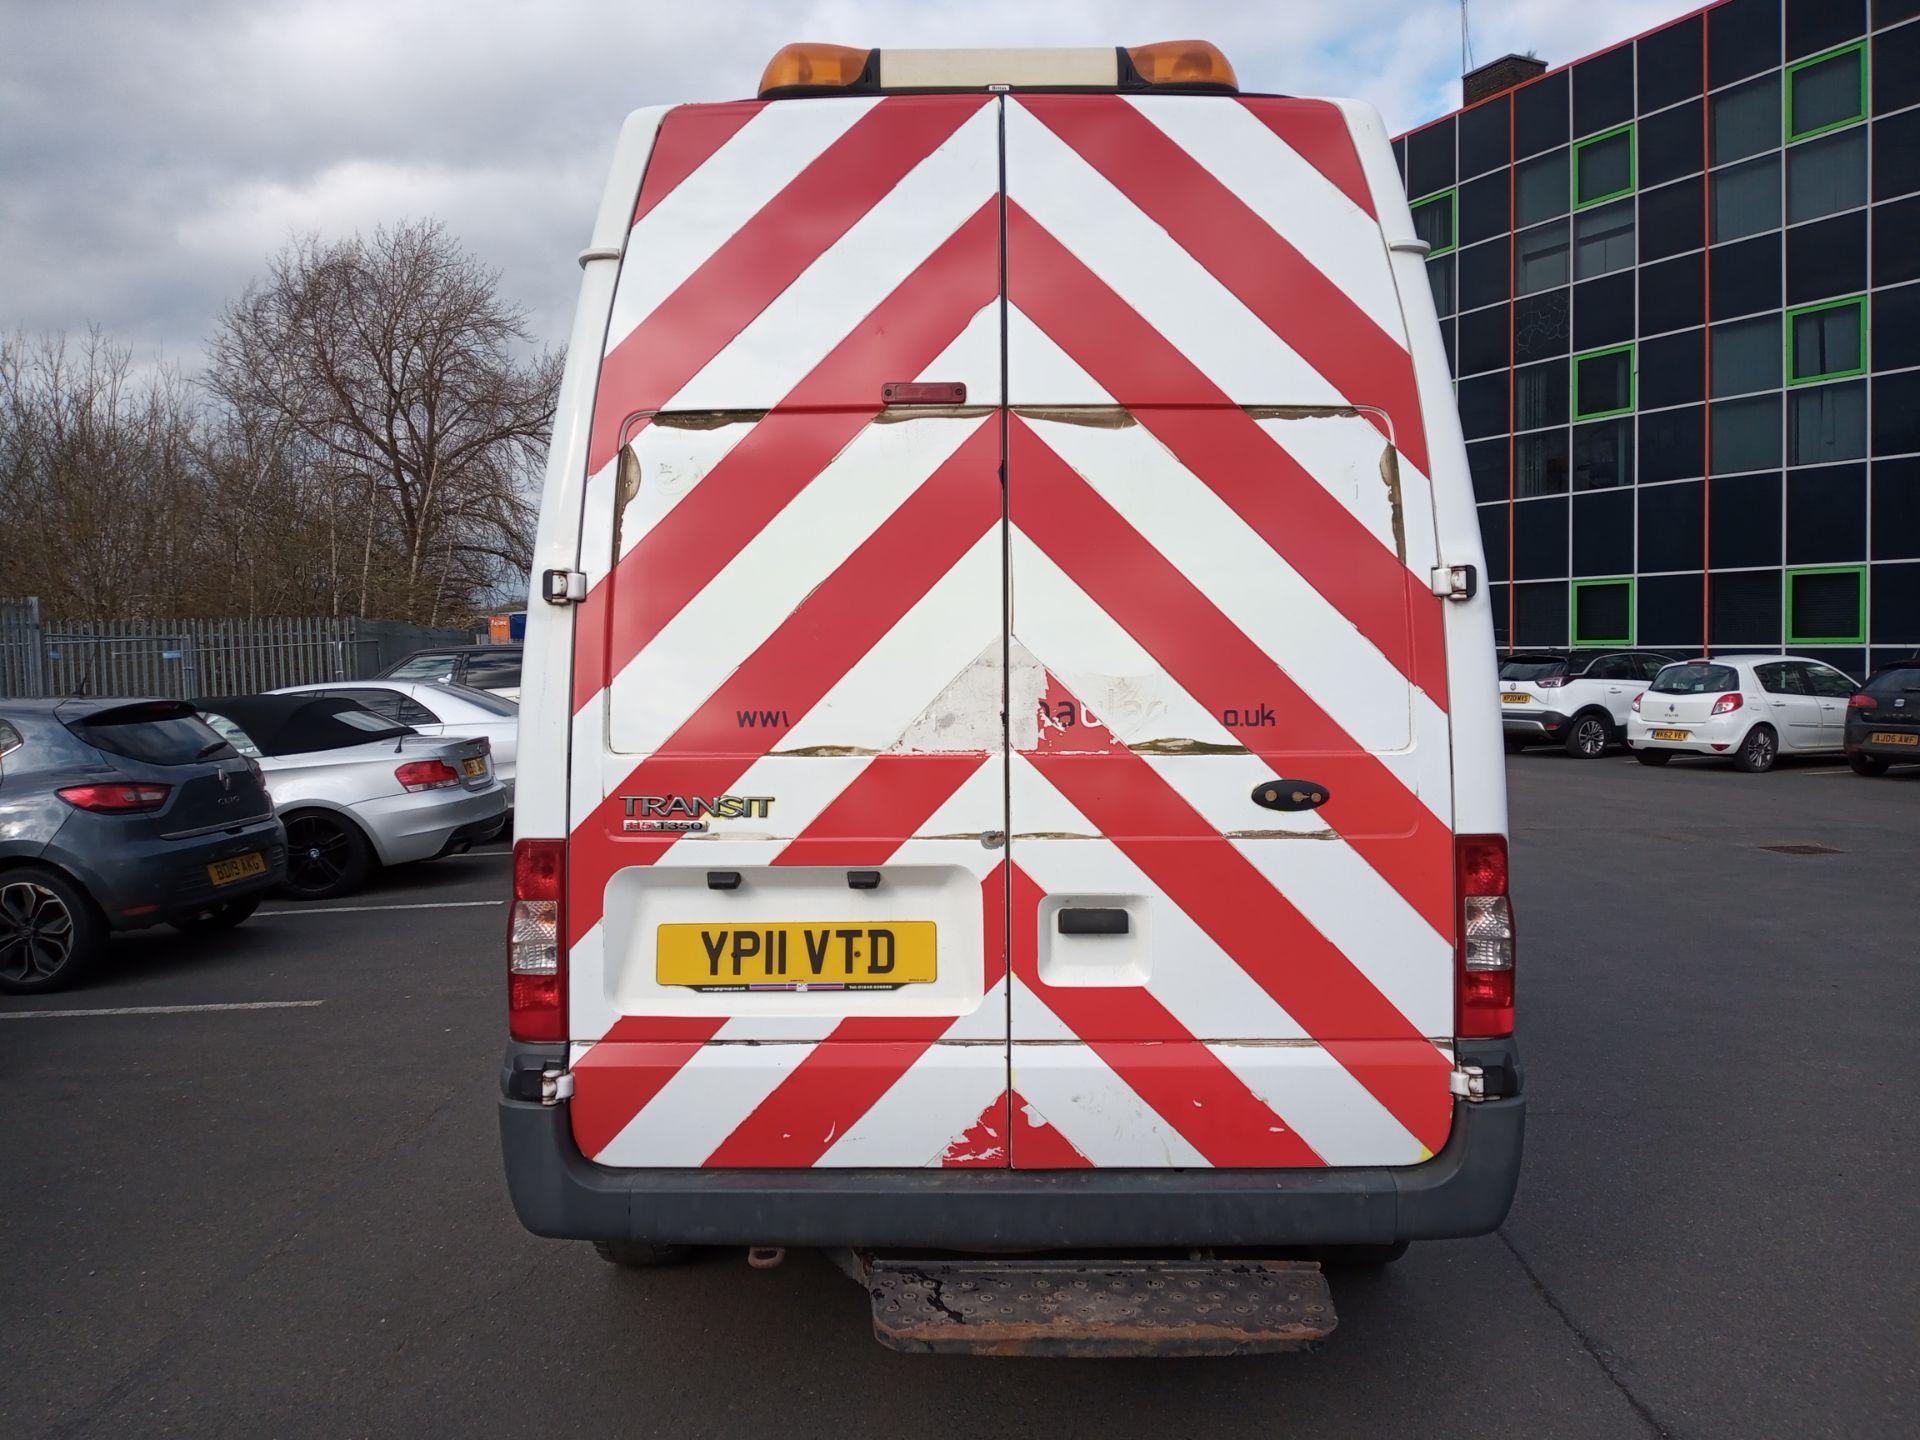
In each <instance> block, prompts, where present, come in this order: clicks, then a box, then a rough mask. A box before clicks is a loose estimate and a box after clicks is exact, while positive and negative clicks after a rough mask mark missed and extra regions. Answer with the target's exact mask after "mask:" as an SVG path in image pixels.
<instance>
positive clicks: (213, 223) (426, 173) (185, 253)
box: [0, 0, 1696, 370]
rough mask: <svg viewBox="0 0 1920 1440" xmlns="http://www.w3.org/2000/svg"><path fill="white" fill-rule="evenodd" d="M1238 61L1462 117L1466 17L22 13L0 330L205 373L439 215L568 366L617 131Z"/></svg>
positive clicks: (1206, 12) (643, 5) (1626, 22)
mask: <svg viewBox="0 0 1920 1440" xmlns="http://www.w3.org/2000/svg"><path fill="white" fill-rule="evenodd" d="M1693 8H1696V0H1609V3H1607V4H1593V3H1586V0H1472V15H1473V20H1472V41H1473V52H1474V56H1475V59H1476V61H1485V60H1488V59H1491V58H1494V57H1495V56H1498V55H1501V54H1504V53H1506V52H1508V51H1523V52H1524V51H1528V50H1532V51H1534V52H1535V53H1537V54H1539V55H1541V56H1543V57H1545V58H1546V59H1547V60H1548V61H1549V62H1551V63H1555V64H1557V63H1559V62H1561V61H1564V60H1568V59H1571V58H1574V57H1577V56H1579V55H1583V54H1586V53H1588V52H1589V51H1592V50H1595V49H1599V48H1602V47H1604V46H1605V45H1607V44H1610V43H1612V42H1614V41H1617V40H1620V39H1624V38H1625V37H1627V36H1629V35H1632V34H1634V33H1636V32H1637V31H1640V30H1643V29H1646V28H1648V27H1649V26H1652V25H1655V24H1658V23H1659V22H1661V21H1662V20H1665V19H1668V18H1670V17H1672V16H1675V15H1679V14H1683V13H1685V12H1686V11H1688V10H1691V9H1693ZM1195 35H1197V36H1201V37H1203V38H1207V39H1211V40H1215V41H1217V42H1218V43H1219V44H1220V45H1221V47H1222V48H1223V49H1224V50H1225V51H1226V53H1227V55H1228V56H1229V57H1230V58H1231V59H1232V61H1233V62H1234V64H1235V66H1236V67H1237V69H1238V71H1239V74H1240V80H1241V84H1242V85H1243V86H1245V87H1246V88H1249V89H1258V90H1265V91H1278V92H1282V93H1294V94H1309V95H1312V94H1318V95H1358V96H1361V97H1363V98H1365V99H1368V100H1371V101H1372V102H1373V103H1374V104H1376V105H1378V106H1379V107H1380V108H1381V110H1382V111H1384V112H1385V114H1386V117H1387V120H1388V123H1389V124H1390V125H1391V126H1392V127H1393V128H1394V129H1395V130H1396V131H1398V130H1402V129H1405V128H1408V127H1410V126H1412V125H1415V124H1417V123H1419V122H1420V121H1422V120H1425V119H1429V118H1431V117H1433V116H1435V115H1438V114H1442V113H1444V112H1445V111H1447V110H1449V109H1451V108H1453V107H1454V106H1455V105H1456V104H1457V103H1458V98H1459V84H1458V75H1459V60H1460V12H1459V5H1458V3H1457V0H972V3H969V4H966V5H964V6H963V5H956V4H948V3H940V0H919V3H911V0H785V3H783V0H118V3H110V0H0V329H13V328H16V327H24V328H25V329H27V330H30V331H33V330H57V329H76V328H79V327H83V326H85V325H87V324H89V323H97V324H100V325H101V326H103V327H105V328H106V329H107V330H108V331H109V332H110V333H112V334H113V335H115V336H117V337H118V338H120V339H122V340H124V341H126V342H128V343H130V344H132V345H133V346H134V347H135V350H136V354H137V355H138V356H139V358H140V359H141V361H142V362H143V363H152V362H153V361H154V360H157V359H159V358H162V357H165V358H168V359H172V360H175V361H177V362H179V363H181V364H182V365H183V366H185V367H186V368H187V369H189V370H191V369H195V368H197V367H198V365H199V357H200V351H201V348H202V346H203V344H204V342H205V339H206V336H207V335H208V334H209V332H210V331H211V329H212V326H213V322H214V318H215V317H216V316H217V315H218V313H219V310H220V307H221V305H222V303H223V302H224V301H225V299H226V298H227V297H228V296H230V295H233V294H235V293H237V292H239V291H240V290H241V289H243V288H244V287H245V286H246V284H247V282H248V280H249V278H250V277H251V276H252V275H254V274H255V273H257V272H258V270H259V269H260V266H261V263H262V261H263V259H264V257H265V256H266V255H268V254H269V253H270V252H271V251H273V250H275V249H277V248H278V247H279V246H280V245H281V244H282V243H283V242H284V241H285V240H286V238H287V236H288V235H289V234H290V233H292V232H295V231H301V230H318V231H320V232H322V233H325V234H332V233H346V232H351V231H353V230H356V229H370V228H371V227H372V226H374V225H376V224H378V223H380V222H381V221H385V220H394V219H399V218H404V217H413V216H421V215H437V216H440V217H442V218H444V219H445V220H447V221H448V222H449V223H450V224H451V226H452V227H453V229H454V230H455V232H456V233H457V234H458V235H459V236H460V237H461V238H462V240H463V241H464V243H465V244H466V245H467V246H468V247H469V248H470V249H471V250H472V251H474V252H475V253H476V254H477V255H479V256H480V257H481V258H482V259H484V260H485V261H486V262H487V263H488V264H490V265H492V266H495V267H497V268H498V269H499V270H500V271H501V274H502V288H503V290H504V291H505V292H506V294H507V295H509V296H510V297H512V298H513V299H515V300H517V301H518V302H519V303H521V304H523V305H524V306H526V307H527V309H528V310H529V311H530V314H531V326H532V328H533V330H534V331H535V333H536V335H537V336H538V337H539V339H540V340H542V341H543V342H546V343H553V344H558V343H560V341H561V340H562V339H563V338H564V336H565V334H566V330H567V324H568V320H569V319H570V315H571V309H572V303H573V294H574V287H575V284H576V282H577V277H578V271H577V270H576V269H575V268H574V262H573V257H574V255H575V253H576V252H577V251H578V249H579V248H580V246H581V245H582V244H583V243H584V242H585V239H586V234H587V229H588V226H589V223H590V221H591V219H592V215H593V210H594V206H595V204H596V202H597V200H598V196H599V190H600V183H601V179H602V176H603V171H604V167H605V165H606V162H607V158H608V155H609V153H610V150H611V144H612V140H613V137H614V134H615V132H616V131H617V130H618V128H619V124H620V118H621V116H622V115H624V114H625V113H626V112H627V111H628V110H630V109H632V108H634V107H635V106H640V105H650V104H659V103H663V102H672V101H677V100H695V99H702V100H711V99H724V98H731V97H734V96H740V95H750V94H751V93H752V91H753V88H754V84H755V82H756V81H757V80H758V78H759V73H760V68H761V66H762V65H763V64H764V63H765V62H766V59H767V57H768V56H769V55H770V54H771V53H772V52H773V51H774V50H776V49H777V48H778V47H779V46H780V45H782V44H784V43H786V42H788V41H791V40H799V39H816V40H830V41H837V42H841V43H846V44H859V45H883V46H884V45H1092V44H1099V45H1110V44H1116V43H1119V44H1137V43H1140V42H1143V41H1146V40H1156V39H1171V38H1184V37H1188V36H1195Z"/></svg>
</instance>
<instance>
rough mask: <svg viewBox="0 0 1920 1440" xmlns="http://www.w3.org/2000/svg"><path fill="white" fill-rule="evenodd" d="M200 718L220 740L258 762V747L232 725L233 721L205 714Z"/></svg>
mask: <svg viewBox="0 0 1920 1440" xmlns="http://www.w3.org/2000/svg"><path fill="white" fill-rule="evenodd" d="M200 718H201V719H202V720H205V721H206V722H207V724H208V725H210V726H212V727H213V729H214V730H215V731H217V732H218V733H219V736H220V738H221V739H222V740H225V741H226V742H227V743H228V744H229V745H231V746H232V747H233V748H234V749H236V750H238V751H239V752H240V753H241V754H242V755H244V756H246V757H247V758H248V759H249V760H258V759H259V758H260V747H259V746H258V745H256V744H254V743H253V737H252V736H251V735H249V734H247V732H246V731H244V730H242V729H241V728H240V727H239V726H238V725H236V724H234V723H233V721H231V720H229V719H227V717H226V716H224V715H214V714H206V715H202V716H201V717H200Z"/></svg>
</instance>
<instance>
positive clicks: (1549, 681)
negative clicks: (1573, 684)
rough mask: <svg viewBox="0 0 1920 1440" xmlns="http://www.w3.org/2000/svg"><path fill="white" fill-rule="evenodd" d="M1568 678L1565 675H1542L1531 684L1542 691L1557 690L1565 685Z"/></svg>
mask: <svg viewBox="0 0 1920 1440" xmlns="http://www.w3.org/2000/svg"><path fill="white" fill-rule="evenodd" d="M1568 678H1569V677H1568V676H1565V675H1542V676H1541V677H1540V678H1539V679H1538V680H1536V681H1534V682H1533V683H1534V684H1535V685H1537V686H1539V687H1540V688H1541V689H1542V690H1558V689H1559V688H1560V687H1561V686H1562V685H1564V684H1566V683H1567V680H1568Z"/></svg>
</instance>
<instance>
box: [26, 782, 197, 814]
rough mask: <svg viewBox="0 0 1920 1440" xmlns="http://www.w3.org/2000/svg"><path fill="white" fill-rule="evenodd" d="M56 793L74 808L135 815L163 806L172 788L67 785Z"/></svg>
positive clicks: (132, 784)
mask: <svg viewBox="0 0 1920 1440" xmlns="http://www.w3.org/2000/svg"><path fill="white" fill-rule="evenodd" d="M55 793H56V794H57V795H59V797H60V798H61V799H62V800H64V801H66V802H67V803H68V804H69V805H72V806H74V807H76V808H77V809H81V810H92V811H94V812H95V813H97V814H103V815H137V814H139V813H141V812H142V811H146V810H158V809H159V808H160V807H161V806H162V805H164V804H166V803H167V796H169V795H171V794H172V793H173V787H172V786H171V785H149V784H146V783H145V782H143V781H131V780H129V781H122V782H121V783H120V784H117V785H69V786H67V787H66V788H65V789H64V790H59V791H56V792H55Z"/></svg>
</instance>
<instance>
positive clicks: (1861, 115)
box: [1780, 40, 1869, 145]
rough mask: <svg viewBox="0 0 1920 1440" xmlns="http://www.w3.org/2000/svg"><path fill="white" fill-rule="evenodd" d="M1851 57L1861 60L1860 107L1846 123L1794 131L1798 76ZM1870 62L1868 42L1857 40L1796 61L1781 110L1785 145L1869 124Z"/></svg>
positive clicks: (1788, 80) (1789, 75)
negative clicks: (1803, 72)
mask: <svg viewBox="0 0 1920 1440" xmlns="http://www.w3.org/2000/svg"><path fill="white" fill-rule="evenodd" d="M1847 54H1852V55H1855V56H1857V57H1858V58H1859V61H1860V108H1859V109H1857V110H1856V111H1854V113H1853V114H1852V115H1849V116H1848V117H1847V118H1846V119H1844V120H1830V121H1828V122H1827V123H1826V124H1825V125H1815V126H1813V127H1812V128H1811V129H1807V130H1796V129H1794V126H1793V82H1794V79H1795V77H1797V76H1798V75H1799V73H1800V72H1801V71H1802V70H1805V69H1807V68H1808V67H1809V66H1813V65H1824V64H1825V63H1826V62H1827V61H1829V60H1837V59H1839V58H1840V57H1841V56H1842V55H1847ZM1868 63H1869V62H1868V58H1867V42H1866V41H1864V40H1855V41H1854V42H1853V43H1852V44H1850V45H1837V46H1835V47H1834V48H1833V49H1831V50H1825V51H1822V52H1821V53H1820V54H1818V55H1809V56H1808V57H1807V58H1806V59H1804V60H1796V61H1794V62H1793V63H1792V64H1791V65H1789V66H1787V79H1786V86H1787V93H1786V96H1785V103H1784V104H1782V105H1781V107H1780V117H1781V125H1782V126H1783V135H1784V139H1785V143H1786V144H1788V145H1791V144H1793V142H1794V141H1796V140H1811V139H1812V138H1813V137H1814V136H1815V135H1825V134H1827V133H1828V132H1829V131H1833V130H1844V129H1846V128H1847V126H1849V125H1858V124H1861V123H1862V122H1863V121H1865V120H1866V118H1867V66H1868Z"/></svg>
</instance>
